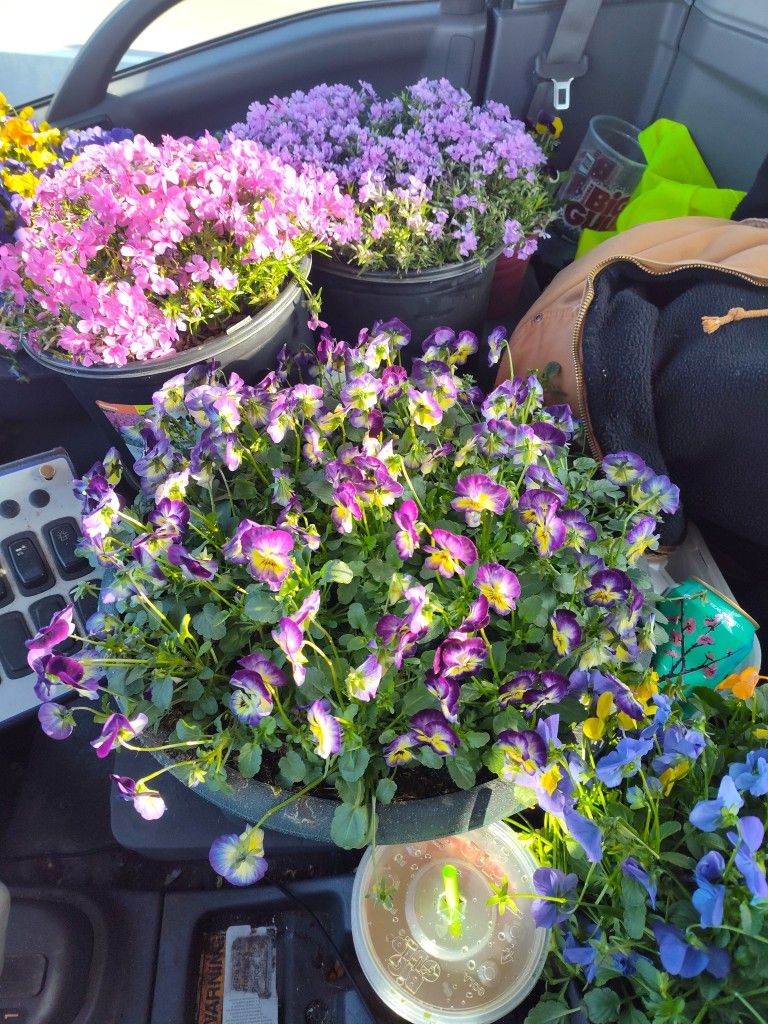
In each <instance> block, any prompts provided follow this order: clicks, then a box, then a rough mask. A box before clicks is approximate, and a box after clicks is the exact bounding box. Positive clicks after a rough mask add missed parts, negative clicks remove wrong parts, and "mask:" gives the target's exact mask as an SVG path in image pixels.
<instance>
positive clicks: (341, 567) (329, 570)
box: [320, 558, 355, 583]
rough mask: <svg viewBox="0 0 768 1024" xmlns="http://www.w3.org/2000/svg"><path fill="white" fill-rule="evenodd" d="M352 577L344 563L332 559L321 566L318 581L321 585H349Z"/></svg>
mask: <svg viewBox="0 0 768 1024" xmlns="http://www.w3.org/2000/svg"><path fill="white" fill-rule="evenodd" d="M354 575H355V574H354V573H353V572H352V570H351V569H350V567H349V566H348V565H347V563H346V562H342V561H340V560H339V559H338V558H332V559H331V560H330V562H326V563H325V565H324V566H323V571H322V573H321V574H320V581H321V582H322V583H351V582H352V580H353V579H354Z"/></svg>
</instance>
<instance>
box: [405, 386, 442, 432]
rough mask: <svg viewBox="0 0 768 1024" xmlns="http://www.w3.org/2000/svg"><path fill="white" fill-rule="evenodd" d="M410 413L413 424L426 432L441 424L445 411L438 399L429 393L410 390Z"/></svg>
mask: <svg viewBox="0 0 768 1024" xmlns="http://www.w3.org/2000/svg"><path fill="white" fill-rule="evenodd" d="M408 411H409V413H410V415H411V418H412V419H413V422H414V423H416V424H418V426H420V427H424V428H425V430H431V429H432V428H433V427H436V426H437V425H438V423H440V422H441V420H442V418H443V410H442V409H441V408H440V404H439V402H438V401H437V399H436V398H435V397H434V396H433V395H432V394H430V392H429V391H418V390H417V389H416V388H410V387H409V388H408Z"/></svg>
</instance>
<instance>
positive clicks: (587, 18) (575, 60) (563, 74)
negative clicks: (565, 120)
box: [528, 0, 602, 123]
mask: <svg viewBox="0 0 768 1024" xmlns="http://www.w3.org/2000/svg"><path fill="white" fill-rule="evenodd" d="M601 4H602V0H565V6H564V7H563V10H562V13H561V14H560V21H559V22H558V23H557V28H556V29H555V34H554V37H553V39H552V42H551V44H550V47H549V50H548V51H547V53H546V54H539V56H538V57H537V58H536V74H537V75H538V77H539V78H540V79H541V81H540V82H539V83H538V85H537V86H536V89H535V91H534V94H533V99H532V100H531V105H530V107H529V108H528V120H529V121H531V122H533V123H535V122H536V121H537V120H538V115H539V112H540V111H545V112H547V113H551V112H552V110H553V109H554V110H568V108H569V107H570V105H571V82H572V81H573V80H574V78H581V76H582V75H584V74H586V72H587V69H588V67H589V61H588V60H587V56H586V54H585V53H584V51H585V50H586V48H587V43H588V42H589V36H590V34H591V32H592V26H593V25H594V23H595V19H596V18H597V12H598V11H599V10H600V6H601Z"/></svg>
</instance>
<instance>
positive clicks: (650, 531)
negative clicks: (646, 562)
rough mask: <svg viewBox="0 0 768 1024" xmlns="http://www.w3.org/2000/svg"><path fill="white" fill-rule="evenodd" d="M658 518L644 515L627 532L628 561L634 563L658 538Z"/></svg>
mask: <svg viewBox="0 0 768 1024" xmlns="http://www.w3.org/2000/svg"><path fill="white" fill-rule="evenodd" d="M655 529H656V520H655V519H654V518H653V516H643V517H642V518H641V519H638V520H636V521H635V522H634V523H633V525H632V526H631V527H630V528H629V531H628V532H627V551H626V554H627V561H628V562H629V564H630V565H634V564H635V562H636V561H637V560H638V558H640V556H641V555H643V554H645V552H646V551H647V550H648V548H649V547H651V546H652V545H653V543H654V542H655V541H656V540H658V538H657V536H656V534H655V532H654V531H655Z"/></svg>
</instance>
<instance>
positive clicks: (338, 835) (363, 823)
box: [331, 804, 368, 850]
mask: <svg viewBox="0 0 768 1024" xmlns="http://www.w3.org/2000/svg"><path fill="white" fill-rule="evenodd" d="M367 838H368V815H367V814H366V811H365V808H364V807H350V805H349V804H339V806H338V807H337V808H336V810H335V811H334V814H333V821H332V822H331V839H332V840H333V841H334V843H336V845H337V846H340V847H341V848H342V850H359V849H360V847H361V846H365V843H366V840H367Z"/></svg>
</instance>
